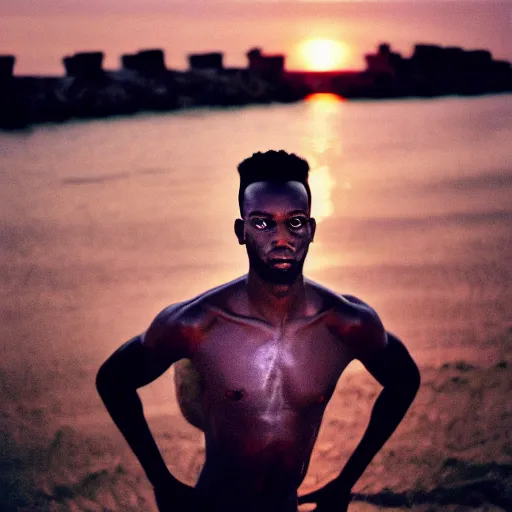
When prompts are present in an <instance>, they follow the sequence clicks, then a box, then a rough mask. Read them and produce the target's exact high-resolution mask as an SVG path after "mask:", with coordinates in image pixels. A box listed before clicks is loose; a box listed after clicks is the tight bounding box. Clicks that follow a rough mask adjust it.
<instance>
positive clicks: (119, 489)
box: [0, 330, 512, 512]
mask: <svg viewBox="0 0 512 512" xmlns="http://www.w3.org/2000/svg"><path fill="white" fill-rule="evenodd" d="M511 343H512V330H509V331H508V333H505V334H504V335H503V336H502V337H501V338H500V339H499V340H496V344H499V345H500V347H501V354H502V355H501V357H500V358H499V359H497V360H496V361H495V363H494V364H492V365H491V366H477V365H475V364H470V363H467V362H464V361H459V362H454V363H446V364H443V365H442V366H440V367H434V366H422V368H421V372H422V385H421V389H420V391H419V393H418V396H417V398H416V401H415V402H414V404H413V406H412V407H411V409H410V410H409V412H408V414H407V416H406V418H405V420H404V422H403V423H402V424H401V425H400V427H399V428H398V430H397V431H396V432H395V434H394V435H393V436H392V438H391V439H390V440H389V441H388V442H387V444H386V445H385V446H384V448H383V450H382V451H381V452H380V453H379V454H377V456H376V457H375V459H374V461H373V462H372V463H371V465H370V466H369V467H368V469H367V471H366V472H365V474H364V475H363V477H362V478H361V480H360V481H359V482H358V483H357V485H356V488H355V489H354V491H355V496H354V499H353V502H352V504H351V505H350V507H349V510H351V511H353V512H370V511H376V510H389V511H391V510H395V511H396V510H413V511H418V512H419V511H422V512H423V511H424V512H426V511H445V512H448V511H450V512H455V511H464V510H479V511H496V512H497V511H505V510H511V507H512V464H511V458H512V442H511V432H510V422H511V418H512V405H511V402H510V393H511V387H512V351H511V350H510V346H511ZM91 377H92V376H91ZM2 384H3V385H4V388H6V387H8V386H5V382H2ZM378 392H379V385H378V384H377V383H376V382H375V381H374V380H373V379H372V378H371V377H370V376H368V374H366V373H365V372H364V371H363V370H362V369H361V368H358V367H357V365H356V366H355V367H354V366H352V367H349V369H348V370H347V372H346V373H345V374H344V375H343V376H342V378H341V379H340V381H339V384H338V388H337V390H336V393H335V395H334V397H333V399H332V401H331V403H330V404H329V406H328V409H327V412H326V415H325V418H324V422H323V425H322V430H321V433H320V436H319V439H318V442H317V445H316V447H315V450H314V455H313V458H312V463H311V467H310V470H309V473H308V476H307V477H306V480H305V481H304V483H303V485H302V487H301V492H307V491H309V490H312V489H314V488H317V487H319V486H320V485H321V484H322V483H325V482H327V481H328V480H329V479H330V478H331V477H333V476H334V475H335V474H336V472H337V471H339V469H340V468H341V467H342V465H343V464H344V461H346V459H347V458H348V456H349V455H350V454H351V452H352V450H353V449H354V448H355V446H356V444H357V442H358V441H359V439H360V437H361V435H362V433H363V431H364V428H365V426H366V423H367V421H368V418H369V414H370V411H371V407H372V404H373V402H374V400H375V398H376V396H377V394H378ZM80 398H81V397H79V396H78V397H77V396H75V399H76V400H77V401H78V404H79V400H80ZM83 398H84V401H88V400H90V397H83ZM78 404H77V405H78ZM53 405H54V407H55V408H56V407H58V404H57V403H54V404H53ZM168 405H169V407H168V408H166V409H165V410H159V409H158V408H153V409H151V408H149V409H148V411H147V413H148V417H149V421H150V425H151V427H152V429H153V431H154V434H155V436H156V439H157V442H158V444H159V446H160V447H161V449H162V451H163V453H164V457H165V459H166V461H167V464H168V466H169V468H170V470H171V471H172V472H173V473H174V474H175V475H177V476H178V477H179V478H181V479H182V480H183V481H185V482H187V483H189V484H193V483H194V482H195V480H196V478H197V475H198V472H199V471H200V468H201V465H202V462H203V460H204V446H203V441H202V434H201V433H200V432H199V431H198V430H196V429H194V428H193V427H191V426H190V425H188V424H187V423H186V422H185V420H184V419H183V418H182V417H181V415H180V414H179V412H178V411H177V407H176V402H175V401H174V400H173V397H172V396H170V398H169V402H168ZM2 423H3V425H2V437H3V443H2V444H3V447H4V448H3V457H2V459H3V460H2V471H1V474H2V477H1V478H2V495H1V498H0V503H1V507H2V510H6V511H14V510H18V511H36V510H37V511H98V512H99V511H106V510H108V511H134V512H135V511H154V510H156V507H155V504H154V501H153V497H152V492H151V488H150V486H149V484H148V482H147V481H146V479H145V477H144V475H143V473H142V471H141V469H140V467H139V466H138V464H137V462H136V460H135V458H134V456H133V455H132V454H131V452H130V451H129V449H128V447H127V445H126V443H125V442H124V440H123V439H122V437H121V436H120V434H119V433H118V432H117V431H116V429H115V427H114V425H113V424H112V423H111V422H110V420H109V418H108V416H107V414H106V412H104V411H102V410H100V409H98V410H97V412H96V414H93V415H91V414H86V415H81V414H80V408H79V407H77V412H76V415H74V416H73V417H67V418H64V417H59V416H58V415H56V414H52V412H51V410H48V409H45V408H43V407H40V406H39V407H38V405H37V404H36V403H31V402H30V401H20V400H8V403H7V407H5V408H4V409H3V410H2ZM301 510H308V508H307V507H306V506H304V507H302V508H301Z"/></svg>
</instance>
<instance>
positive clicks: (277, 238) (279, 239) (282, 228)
mask: <svg viewBox="0 0 512 512" xmlns="http://www.w3.org/2000/svg"><path fill="white" fill-rule="evenodd" d="M272 245H273V246H274V248H280V247H282V248H289V249H292V247H293V244H292V240H291V236H290V231H289V230H288V229H287V227H286V225H285V224H284V223H280V222H278V223H277V224H276V230H275V232H274V239H273V241H272Z"/></svg>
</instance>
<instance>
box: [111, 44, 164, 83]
mask: <svg viewBox="0 0 512 512" xmlns="http://www.w3.org/2000/svg"><path fill="white" fill-rule="evenodd" d="M121 64H122V66H123V68H124V69H129V70H131V71H136V72H137V73H139V74H140V75H143V76H152V75H158V74H160V73H163V72H164V71H165V70H166V67H165V55H164V51H163V50H160V49H151V50H141V51H139V52H137V53H133V54H128V53H127V54H125V55H122V56H121Z"/></svg>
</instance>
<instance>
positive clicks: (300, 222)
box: [288, 217, 305, 229]
mask: <svg viewBox="0 0 512 512" xmlns="http://www.w3.org/2000/svg"><path fill="white" fill-rule="evenodd" d="M288 224H289V225H290V227H292V228H294V229H298V228H301V227H302V226H304V224H305V221H304V219H303V218H302V217H293V218H291V219H290V220H289V222H288Z"/></svg>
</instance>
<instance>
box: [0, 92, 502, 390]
mask: <svg viewBox="0 0 512 512" xmlns="http://www.w3.org/2000/svg"><path fill="white" fill-rule="evenodd" d="M270 148H274V149H279V148H283V149H286V150H288V151H293V152H296V153H298V154H299V155H302V156H304V157H306V158H307V159H308V160H309V162H310V164H311V167H312V172H311V184H312V190H313V212H314V214H315V216H316V217H317V219H318V221H319V227H318V235H317V239H316V240H315V243H314V244H313V245H312V247H311V250H310V255H309V261H308V263H307V266H306V273H307V275H308V276H309V277H311V278H313V279H316V280H319V281H321V282H322V283H323V284H325V285H327V286H328V287H330V288H331V289H333V290H336V291H338V292H343V293H352V294H356V295H358V296H360V297H361V298H362V299H364V300H366V301H367V302H369V303H370V304H372V305H373V306H374V307H375V308H376V309H377V310H378V311H379V313H380V314H381V317H382V319H383V321H384V323H385V325H386V326H387V327H388V328H389V329H390V330H393V331H395V332H396V333H397V334H398V335H399V336H401V337H402V338H403V339H404V340H405V342H406V344H407V345H408V346H409V348H410V349H411V351H412V352H413V354H414V355H416V356H417V357H419V358H424V359H434V360H436V361H438V362H439V361H443V360H445V359H454V358H468V359H479V360H488V361H492V360H494V359H495V358H496V357H498V356H499V354H498V353H497V352H499V349H498V348H496V344H493V341H492V340H493V339H494V338H493V337H494V336H498V335H500V334H501V333H503V332H504V330H506V329H507V328H508V327H509V326H510V325H511V324H512V313H511V311H510V304H511V303H512V286H511V284H512V238H511V230H510V226H511V223H512V201H511V199H512V194H511V192H512V169H511V162H512V101H511V96H510V95H508V96H507V95H504V96H495V97H483V98H471V99H467V98H447V99H439V100H425V101H422V100H418V101H416V100H415V101H396V102H395V101H389V102H380V103H379V102H359V103H356V102H353V103H350V102H333V101H329V99H325V98H324V99H317V100H316V101H309V102H304V103H299V104H294V105H285V106H283V105H276V106H263V107H260V106H259V107H249V108H244V109H233V110H221V111H219V110H197V111H189V112H184V113H172V114H168V115H159V116H152V115H146V116H140V117H134V118H129V119H113V120H106V121H95V122H87V123H76V124H67V125H62V126H44V127H37V128H35V129H34V130H33V131H32V132H30V133H26V134H0V150H1V155H2V158H1V162H0V219H1V220H0V244H1V245H0V252H1V259H0V289H1V294H2V298H1V300H0V334H1V336H2V339H3V340H4V343H3V344H2V346H3V348H2V361H3V363H2V365H3V369H4V371H6V372H7V373H6V374H5V375H7V376H8V375H10V374H11V372H13V374H14V375H15V376H16V378H17V379H19V382H20V383H21V384H22V385H23V386H25V388H24V392H26V393H29V392H30V390H32V391H33V392H34V393H36V391H37V390H39V387H40V386H43V385H44V387H47V388H48V389H49V388H51V386H52V385H56V384H59V383H60V385H62V375H68V374H72V375H73V376H74V379H79V378H83V379H84V382H86V381H87V382H89V383H90V379H91V375H92V373H91V372H93V371H94V369H95V368H96V367H97V365H98V364H99V362H100V361H101V360H103V359H104V358H105V357H106V356H107V355H108V354H109V353H110V352H111V351H112V350H113V349H114V348H115V347H117V346H118V345H119V344H120V343H121V342H122V341H124V340H126V339H128V338H129V337H131V336H132V335H134V334H136V333H138V332H140V331H141V330H143V329H144V328H145V327H146V326H147V325H148V323H149V322H150V321H151V319H152V317H153V316H154V315H155V314H156V313H157V312H158V311H159V310H160V309H161V308H163V307H164V306H166V305H167V304H169V303H171V302H174V301H178V300H182V299H185V298H187V297H190V296H192V295H194V294H197V293H199V292H201V291H203V290H205V289H207V288H209V287H213V286H215V285H216V284H219V283H221V282H224V281H227V280H229V279H231V278H234V277H236V276H238V275H240V274H242V273H244V272H245V271H246V270H247V263H246V255H245V252H244V249H243V248H242V247H240V246H239V245H238V244H237V243H236V240H235V236H234V234H233V228H232V226H233V221H234V219H235V217H236V216H237V200H236V198H237V187H238V181H237V174H236V165H237V163H238V162H239V161H240V160H242V159H243V158H245V157H247V156H248V155H250V154H251V153H253V152H254V151H257V150H266V149H270ZM39 374H41V375H42V374H44V375H45V377H44V378H43V377H41V379H40V380H37V378H36V377H35V376H37V375H39ZM52 379H53V380H52ZM73 385H74V384H73Z"/></svg>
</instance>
